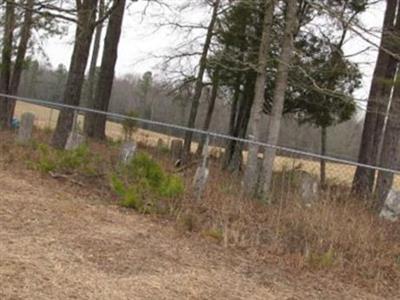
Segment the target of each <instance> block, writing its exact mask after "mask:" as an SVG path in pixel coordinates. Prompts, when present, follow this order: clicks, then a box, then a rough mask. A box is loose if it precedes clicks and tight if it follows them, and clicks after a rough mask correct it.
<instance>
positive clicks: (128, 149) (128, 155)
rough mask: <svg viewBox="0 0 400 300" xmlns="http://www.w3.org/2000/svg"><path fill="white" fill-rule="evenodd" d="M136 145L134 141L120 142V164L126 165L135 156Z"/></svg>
mask: <svg viewBox="0 0 400 300" xmlns="http://www.w3.org/2000/svg"><path fill="white" fill-rule="evenodd" d="M136 149H137V145H136V143H135V142H133V141H131V142H125V143H124V144H122V147H121V153H120V161H121V163H122V164H124V165H127V164H128V163H129V162H130V161H131V160H132V158H133V157H134V156H135V153H136Z"/></svg>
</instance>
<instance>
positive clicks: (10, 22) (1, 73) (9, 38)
mask: <svg viewBox="0 0 400 300" xmlns="http://www.w3.org/2000/svg"><path fill="white" fill-rule="evenodd" d="M4 19H5V23H4V31H3V50H2V57H1V64H2V66H1V70H0V93H3V94H8V93H9V84H10V78H11V56H12V42H13V34H14V26H15V25H14V23H15V7H14V4H13V3H12V2H11V1H7V2H6V9H5V18H4ZM10 102H11V101H10V100H9V99H7V97H1V99H0V129H1V128H8V127H10V125H11V124H10V123H9V115H10V112H9V109H10Z"/></svg>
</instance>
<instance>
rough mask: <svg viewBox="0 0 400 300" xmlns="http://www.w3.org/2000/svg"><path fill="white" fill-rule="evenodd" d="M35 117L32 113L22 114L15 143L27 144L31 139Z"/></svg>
mask: <svg viewBox="0 0 400 300" xmlns="http://www.w3.org/2000/svg"><path fill="white" fill-rule="evenodd" d="M34 121H35V115H34V114H33V113H29V112H28V113H24V114H22V116H21V124H20V126H19V130H18V135H17V143H19V144H27V143H29V142H30V140H31V139H32V131H33V124H34Z"/></svg>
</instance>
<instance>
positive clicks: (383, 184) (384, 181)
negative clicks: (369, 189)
mask: <svg viewBox="0 0 400 300" xmlns="http://www.w3.org/2000/svg"><path fill="white" fill-rule="evenodd" d="M399 114H400V87H399V86H396V87H395V91H394V96H393V99H392V104H391V107H390V112H389V118H388V120H387V124H386V130H385V136H384V143H383V147H382V153H381V154H382V156H381V162H380V166H381V167H384V168H388V169H397V168H398V167H399V150H400V147H399V142H400V139H399V132H400V118H399ZM393 178H394V175H393V173H391V172H384V171H379V172H378V177H377V182H376V189H375V196H376V200H377V203H376V206H377V208H382V206H383V204H384V202H385V199H386V197H387V195H388V193H389V190H390V189H391V187H392V184H393Z"/></svg>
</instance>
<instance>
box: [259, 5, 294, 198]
mask: <svg viewBox="0 0 400 300" xmlns="http://www.w3.org/2000/svg"><path fill="white" fill-rule="evenodd" d="M296 14H297V1H293V0H288V1H287V12H286V27H285V32H284V37H283V43H282V53H281V56H280V61H279V65H278V73H277V76H276V85H275V90H274V96H273V104H272V109H271V115H270V118H269V122H268V123H269V124H268V135H267V143H268V144H270V145H274V146H275V145H277V144H278V139H279V131H280V128H281V120H282V112H283V105H284V101H285V92H286V87H287V82H288V73H289V65H290V62H291V59H292V55H293V50H294V44H293V35H294V30H295V28H296V26H297V15H296ZM275 156H276V149H275V148H272V147H267V148H266V149H265V151H264V172H265V177H264V178H263V181H264V184H263V188H262V191H261V193H262V195H263V196H267V195H268V194H269V192H270V188H271V181H272V171H273V166H274V160H275Z"/></svg>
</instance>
